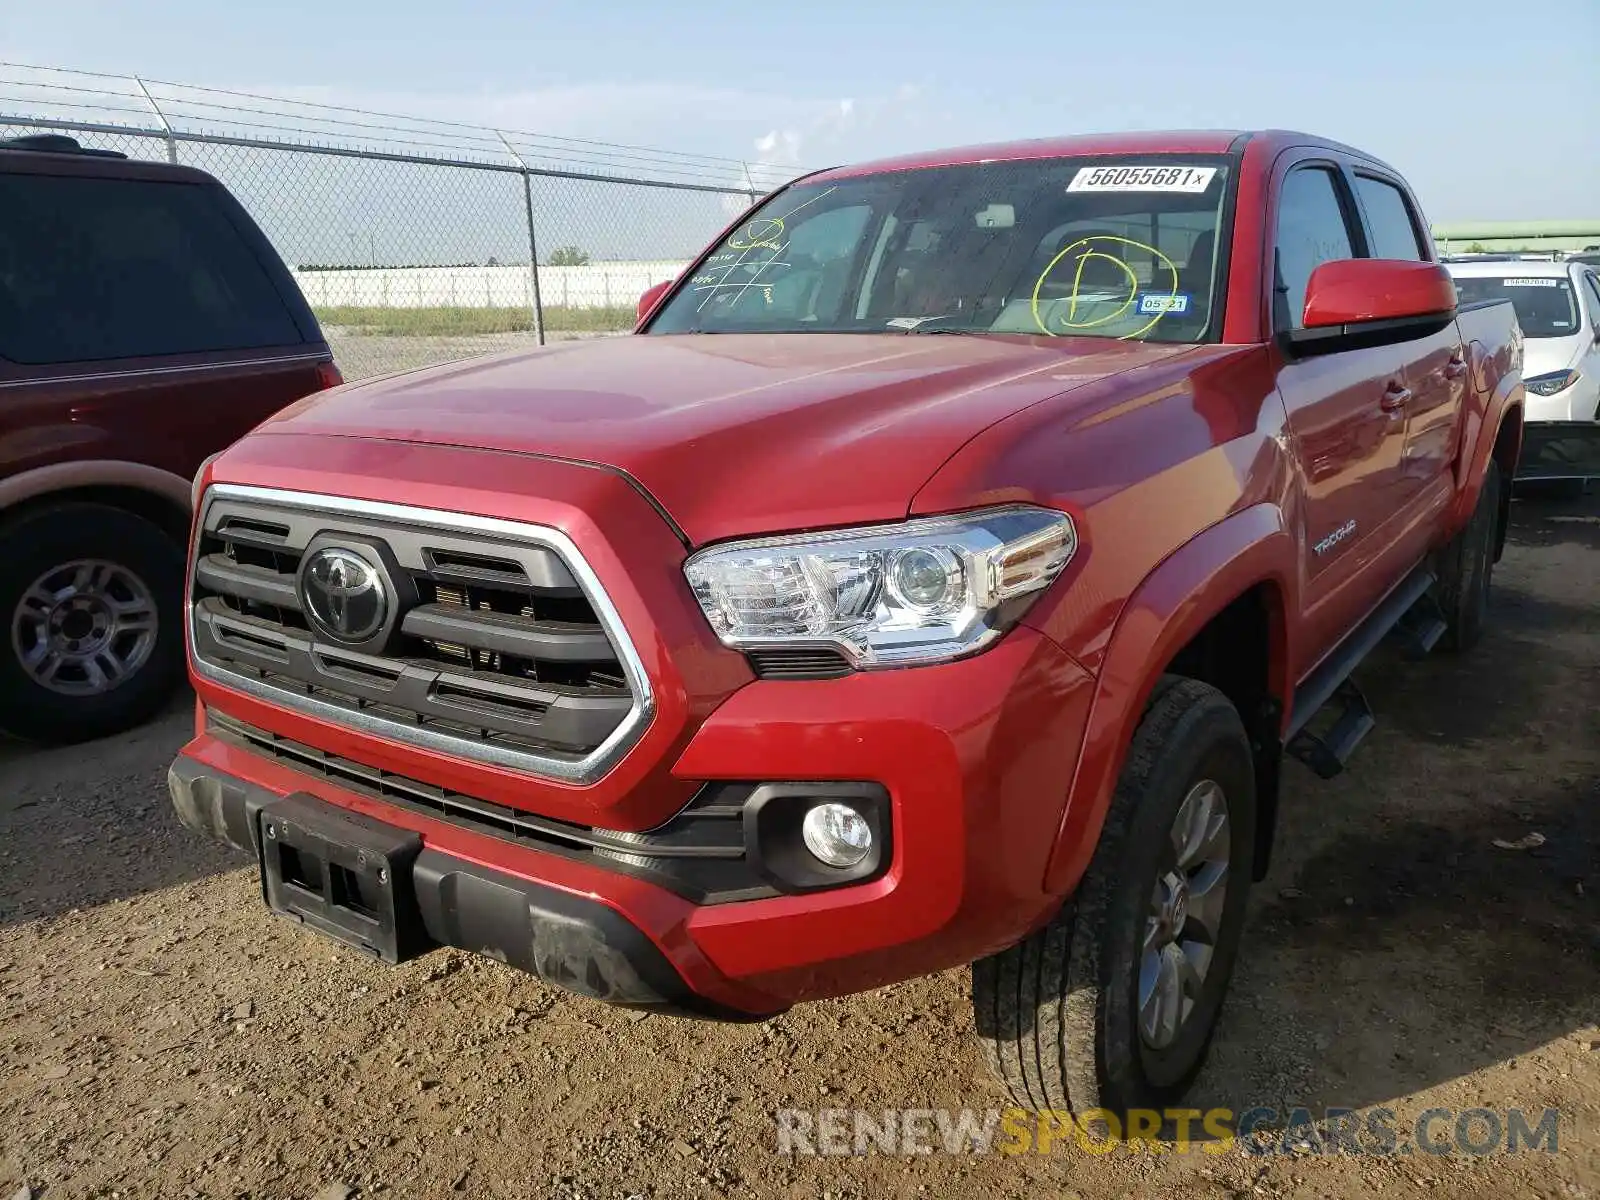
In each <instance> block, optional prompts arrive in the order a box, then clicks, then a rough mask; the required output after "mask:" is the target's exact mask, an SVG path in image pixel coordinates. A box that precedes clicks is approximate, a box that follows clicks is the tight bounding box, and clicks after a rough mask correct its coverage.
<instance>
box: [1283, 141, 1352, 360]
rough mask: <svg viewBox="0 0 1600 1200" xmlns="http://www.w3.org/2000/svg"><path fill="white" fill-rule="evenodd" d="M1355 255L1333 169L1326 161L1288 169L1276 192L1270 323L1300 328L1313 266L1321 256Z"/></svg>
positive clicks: (1326, 258) (1327, 258) (1324, 258)
mask: <svg viewBox="0 0 1600 1200" xmlns="http://www.w3.org/2000/svg"><path fill="white" fill-rule="evenodd" d="M1353 257H1354V251H1353V250H1352V248H1351V242H1350V227H1349V226H1348V225H1347V224H1346V222H1345V215H1344V207H1343V205H1341V204H1340V203H1339V192H1338V187H1337V185H1336V184H1335V182H1334V176H1333V172H1332V171H1330V170H1328V169H1327V168H1325V167H1300V168H1298V169H1297V170H1294V171H1291V172H1290V173H1289V174H1288V175H1287V176H1286V177H1285V178H1284V181H1283V194H1282V195H1281V196H1280V197H1279V198H1278V240H1277V252H1276V255H1275V258H1276V260H1277V262H1276V266H1277V279H1276V280H1275V281H1274V292H1273V304H1272V312H1273V324H1274V326H1275V327H1276V328H1278V329H1299V328H1301V320H1302V318H1303V317H1304V315H1305V310H1306V285H1307V284H1309V283H1310V282H1311V272H1313V271H1315V270H1316V269H1317V268H1318V267H1320V266H1321V265H1322V264H1323V263H1325V262H1333V261H1335V260H1337V259H1342V258H1353Z"/></svg>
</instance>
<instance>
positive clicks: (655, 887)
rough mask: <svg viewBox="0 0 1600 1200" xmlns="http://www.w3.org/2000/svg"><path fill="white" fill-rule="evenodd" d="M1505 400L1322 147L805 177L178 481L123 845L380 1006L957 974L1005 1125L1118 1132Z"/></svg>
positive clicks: (1448, 572) (1422, 241) (1476, 505)
mask: <svg viewBox="0 0 1600 1200" xmlns="http://www.w3.org/2000/svg"><path fill="white" fill-rule="evenodd" d="M1521 355H1522V344H1521V336H1520V333H1519V331H1518V328H1517V326H1516V322H1515V319H1514V314H1513V309H1512V306H1511V304H1510V303H1508V302H1506V301H1504V300H1495V299H1491V300H1488V301H1485V302H1483V303H1479V304H1472V305H1464V304H1458V298H1457V295H1456V292H1455V289H1454V286H1453V284H1452V281H1451V278H1450V276H1449V274H1448V273H1447V272H1446V270H1445V268H1444V267H1443V266H1441V265H1440V263H1439V261H1438V257H1437V254H1436V252H1435V249H1434V246H1433V244H1432V241H1431V239H1430V237H1429V234H1428V226H1427V223H1426V222H1425V221H1424V220H1423V217H1422V213H1421V211H1420V209H1419V207H1418V205H1417V203H1416V200H1415V197H1414V196H1413V194H1412V192H1411V190H1410V188H1409V187H1408V186H1407V185H1406V183H1405V182H1404V180H1403V179H1402V178H1401V177H1400V176H1399V175H1398V174H1397V173H1396V172H1395V171H1394V170H1392V169H1391V168H1390V167H1388V166H1386V165H1385V164H1384V163H1382V162H1380V161H1378V160H1377V159H1375V158H1373V157H1371V156H1369V155H1366V154H1363V153H1361V152H1359V151H1356V150H1354V149H1351V148H1350V147H1347V146H1343V145H1339V144H1336V143H1333V142H1330V141H1326V140H1323V139H1320V138H1316V137H1311V136H1307V135H1303V134H1294V133H1285V132H1280V131H1270V132H1262V133H1255V134H1240V133H1232V132H1224V133H1212V132H1201V133H1141V134H1137V135H1122V136H1094V137H1078V138H1065V139H1054V140H1044V141H1032V142H1022V143H1017V144H1009V145H999V146H981V147H975V148H971V149H964V150H958V151H946V152H941V153H933V154H922V155H916V156H912V157H906V158H900V159H894V160H889V161H884V162H878V163H873V164H869V165H864V166H848V167H842V168H835V169H830V170H824V171H821V172H817V173H814V174H810V175H807V176H804V177H802V178H800V179H797V180H796V181H794V182H792V183H790V184H788V185H787V186H785V187H783V188H781V189H779V190H778V191H776V192H775V193H774V194H772V195H771V196H769V197H767V198H766V199H765V200H764V201H762V202H761V203H760V204H759V205H757V206H756V207H754V208H753V209H752V210H751V211H749V212H747V213H745V214H743V215H741V216H740V217H739V218H738V219H737V220H736V221H735V222H734V223H733V224H732V225H731V226H730V227H729V228H728V229H727V230H726V231H725V232H724V233H723V234H722V235H721V236H720V237H718V238H717V239H716V240H715V241H714V242H713V243H712V244H711V245H710V246H709V247H708V248H707V249H706V250H705V251H704V252H703V253H702V254H701V255H700V256H699V258H697V259H696V260H695V261H694V262H693V264H691V265H690V266H689V267H688V268H687V269H686V270H685V271H684V272H683V273H682V274H681V275H680V276H679V277H678V278H677V279H675V280H672V281H670V282H667V283H663V284H660V285H657V286H656V287H654V288H652V289H650V291H649V292H647V293H646V294H645V296H644V297H642V298H641V300H640V317H639V323H638V325H637V326H636V327H635V330H634V331H633V333H632V334H630V335H627V336H622V337H617V338H612V339H601V340H595V341H589V342H583V343H571V344H567V345H557V346H551V347H547V348H543V349H538V350H533V351H529V352H519V353H514V354H508V355H497V356H494V357H488V358H482V359H477V360H474V361H470V362H463V363H455V364H450V365H445V366H438V367H432V368H427V369H423V370H420V371H415V372H411V373H408V374H401V375H396V376H391V377H388V378H384V379H381V380H375V381H367V382H361V383H348V384H345V385H343V386H341V387H336V388H333V389H331V390H329V391H326V392H323V393H321V394H319V395H317V396H315V397H310V398H307V399H306V400H303V401H301V402H298V403H296V404H294V405H292V406H290V407H289V408H288V409H287V410H285V411H283V412H282V413H280V414H278V415H277V416H276V417H275V418H273V419H272V420H270V421H268V422H267V423H265V424H264V425H263V426H262V427H260V428H258V429H257V430H256V431H254V432H253V433H251V434H249V435H248V436H246V437H245V438H243V439H242V440H241V441H239V442H237V443H236V444H234V445H233V446H232V447H230V448H229V449H228V450H226V451H225V452H224V453H222V454H221V455H220V456H218V457H216V458H214V459H213V460H211V461H210V462H209V463H208V464H207V465H206V467H205V468H204V469H203V471H202V473H201V475H200V476H199V477H198V478H197V480H196V482H195V488H196V496H195V501H196V502H195V510H196V517H195V523H194V529H193V534H192V546H191V553H190V573H189V579H188V591H187V604H188V626H187V629H188V637H189V645H188V649H189V662H190V671H191V675H192V678H193V682H194V686H195V689H196V692H197V728H196V731H195V736H194V739H193V740H192V741H190V742H189V743H188V745H186V746H185V747H184V749H183V750H182V752H181V754H180V755H179V757H178V758H177V760H176V761H175V763H174V764H173V766H172V769H171V772H170V776H169V782H170V789H171V794H172V799H173V802H174V804H175V807H176V810H177V813H178V815H179V817H180V818H181V819H182V820H183V822H184V823H186V824H187V825H189V826H191V827H193V828H195V829H197V830H201V831H204V832H206V833H208V834H211V835H213V836H216V837H219V838H221V839H224V840H226V841H228V842H230V843H232V844H233V845H235V846H236V847H239V848H240V849H242V850H244V851H247V852H248V853H250V854H253V855H255V856H256V858H257V861H258V864H259V870H260V875H261V883H262V896H263V901H264V904H265V906H267V907H269V908H270V909H271V910H272V911H274V912H277V913H280V914H283V915H284V916H286V917H289V918H291V919H293V920H295V921H298V922H300V923H302V924H303V926H305V927H306V928H307V929H309V930H312V931H316V932H318V933H320V934H323V935H327V936H329V937H332V938H335V939H338V940H340V941H343V942H345V943H347V944H350V945H353V946H355V947H358V948H360V949H361V950H362V951H363V952H365V953H368V954H371V955H373V956H375V957H377V958H379V959H381V960H383V961H387V962H397V961H401V960H404V959H407V958H409V957H412V956H414V955H417V954H422V953H426V952H428V951H430V950H432V949H434V948H437V947H440V946H453V947H458V948H464V949H466V950H469V951H474V952H478V953H482V954H485V955H488V956H491V957H493V958H495V959H497V960H499V961H501V962H504V963H507V964H510V965H512V966H514V967H518V968H522V969H524V970H527V971H530V972H535V973H537V974H538V975H540V976H542V977H543V978H545V979H546V980H548V981H550V982H552V983H554V984H557V985H560V986H562V987H565V988H568V989H571V990H572V991H575V992H578V993H581V994H584V995H588V996H591V997H596V998H599V999H601V1000H605V1001H609V1002H612V1003H616V1004H620V1005H628V1006H635V1007H642V1008H648V1009H653V1010H655V1011H660V1012H672V1013H682V1014H696V1015H700V1016H704V1017H712V1018H721V1019H730V1020H761V1019H764V1018H768V1017H771V1016H773V1015H775V1014H778V1013H781V1012H782V1011H784V1010H785V1009H787V1008H789V1007H790V1006H792V1005H795V1004H797V1003H800V1002H803V1001H807V1000H813V999H817V998H821V997H830V996H839V995H843V994H847V993H854V992H860V991H863V990H867V989H872V988H876V987H878V986H880V985H885V984H888V983H891V982H894V981H897V980H904V979H907V978H911V977H914V976H919V975H923V974H926V973H930V972H936V971H940V970H944V969H948V968H953V967H958V966H962V965H965V964H972V1001H973V1004H974V1006H975V1010H976V1026H977V1030H978V1033H979V1036H980V1038H981V1040H982V1042H983V1043H984V1046H985V1048H986V1051H987V1054H988V1057H989V1059H990V1061H991V1065H992V1066H993V1067H994V1068H995V1070H996V1071H997V1072H998V1074H999V1076H1000V1078H1001V1080H1002V1081H1003V1082H1004V1084H1005V1085H1006V1086H1007V1087H1008V1088H1009V1089H1010V1092H1011V1094H1012V1095H1013V1096H1014V1097H1015V1098H1016V1099H1017V1101H1018V1102H1019V1103H1022V1104H1025V1105H1027V1106H1029V1107H1031V1108H1041V1107H1049V1108H1056V1109H1069V1110H1076V1111H1080V1112H1081V1111H1085V1110H1089V1109H1110V1110H1113V1111H1117V1110H1123V1111H1125V1110H1127V1109H1131V1108H1143V1107H1160V1106H1161V1105H1163V1104H1165V1103H1168V1102H1170V1101H1172V1100H1174V1099H1175V1098H1177V1097H1178V1096H1180V1095H1181V1094H1182V1093H1183V1092H1184V1091H1185V1090H1186V1088H1187V1087H1188V1086H1189V1084H1190V1083H1191V1081H1192V1079H1193V1077H1194V1076H1195V1074H1196V1073H1197V1071H1198V1070H1199V1069H1200V1066H1201V1064H1202V1062H1203V1061H1204V1059H1205V1056H1206V1051H1207V1047H1208V1045H1209V1043H1210V1040H1211V1038H1212V1035H1213V1031H1214V1030H1215V1028H1216V1025H1217V1018H1218V1012H1219V1009H1220V1007H1221V1005H1222V1001H1223V994H1224V992H1225V990H1226V987H1227V983H1228V979H1229V976H1230V973H1231V971H1232V969H1233V966H1234V962H1235V959H1236V956H1237V954H1238V951H1239V948H1240V942H1241V938H1242V935H1243V931H1244V920H1245V909H1246V896H1247V893H1248V891H1249V888H1250V886H1251V883H1252V881H1253V880H1259V879H1260V878H1262V875H1263V873H1264V871H1265V870H1266V867H1267V863H1268V853H1269V849H1270V847H1271V844H1272V840H1273V829H1274V825H1275V823H1276V818H1277V814H1278V809H1279V802H1280V797H1281V794H1282V792H1283V791H1284V790H1285V789H1284V788H1283V787H1282V786H1281V785H1280V780H1281V779H1283V778H1284V776H1283V774H1282V767H1283V762H1284V759H1285V757H1292V758H1296V759H1299V760H1301V761H1303V762H1304V763H1306V764H1307V765H1308V766H1309V767H1310V768H1311V769H1312V771H1313V772H1315V773H1316V774H1318V775H1321V776H1330V775H1333V774H1335V773H1337V772H1338V771H1339V770H1340V769H1341V768H1342V766H1343V765H1344V763H1345V762H1346V760H1347V759H1348V758H1349V756H1350V754H1351V752H1352V751H1353V750H1354V749H1355V746H1356V743H1357V742H1359V741H1360V740H1361V738H1362V736H1363V735H1364V734H1365V733H1366V732H1367V731H1368V730H1369V729H1371V728H1372V725H1373V721H1374V716H1373V713H1372V712H1371V710H1370V709H1369V708H1368V706H1367V705H1366V703H1365V702H1364V701H1363V699H1362V697H1361V693H1360V691H1359V690H1358V689H1357V688H1356V686H1355V685H1354V684H1353V682H1352V681H1351V673H1352V671H1353V669H1354V668H1355V667H1356V666H1357V664H1358V663H1359V662H1361V660H1362V659H1363V658H1364V657H1365V656H1366V655H1367V654H1368V653H1369V652H1370V651H1372V650H1373V649H1374V648H1375V647H1376V646H1377V645H1378V644H1379V643H1380V642H1381V641H1388V642H1390V643H1391V644H1393V645H1395V646H1396V647H1398V648H1400V649H1402V650H1403V651H1405V652H1406V653H1409V654H1422V653H1424V652H1426V651H1428V650H1431V649H1433V648H1435V647H1436V646H1437V647H1439V648H1441V649H1447V650H1456V651H1460V650H1464V649H1466V648H1467V647H1469V646H1471V645H1472V643H1473V642H1474V641H1475V640H1476V639H1477V638H1478V637H1479V635H1480V631H1481V630H1482V628H1483V625H1484V620H1485V614H1486V604H1487V597H1488V591H1489V584H1490V577H1491V573H1492V569H1493V566H1494V564H1495V562H1496V561H1497V560H1498V559H1499V557H1500V554H1501V550H1502V547H1503V546H1504V542H1505V532H1506V517H1507V505H1508V503H1509V498H1508V497H1509V488H1508V487H1507V486H1506V485H1507V481H1508V480H1509V479H1510V478H1511V477H1512V475H1513V474H1514V473H1515V470H1516V466H1517V460H1518V454H1519V446H1520V432H1521V421H1522V416H1521V413H1522V407H1523V385H1522V379H1521ZM1288 778H1289V779H1291V780H1292V783H1293V789H1294V790H1299V789H1300V788H1301V786H1302V780H1303V779H1305V778H1306V776H1304V775H1295V776H1288Z"/></svg>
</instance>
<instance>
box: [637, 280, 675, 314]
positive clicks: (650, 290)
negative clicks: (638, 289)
mask: <svg viewBox="0 0 1600 1200" xmlns="http://www.w3.org/2000/svg"><path fill="white" fill-rule="evenodd" d="M672 284H673V281H672V280H670V279H667V280H663V281H662V282H661V283H656V284H652V285H651V286H649V287H647V288H646V289H645V290H644V295H642V296H640V297H639V312H638V317H637V320H639V321H643V320H644V319H645V318H646V317H648V316H649V315H650V310H651V309H653V308H654V307H655V306H656V304H657V303H658V302H659V301H660V300H661V297H662V296H665V295H666V294H667V289H668V288H670V287H671V286H672Z"/></svg>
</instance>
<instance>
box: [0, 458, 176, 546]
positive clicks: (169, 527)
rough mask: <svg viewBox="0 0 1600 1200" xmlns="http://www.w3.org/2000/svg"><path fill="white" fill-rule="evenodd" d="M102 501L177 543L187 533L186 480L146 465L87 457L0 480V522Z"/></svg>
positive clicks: (101, 502) (13, 521) (14, 520)
mask: <svg viewBox="0 0 1600 1200" xmlns="http://www.w3.org/2000/svg"><path fill="white" fill-rule="evenodd" d="M71 503H83V504H105V505H108V506H110V507H112V508H119V509H122V510H123V511H125V512H130V513H133V514H134V515H135V516H139V517H143V518H144V519H145V520H147V521H149V522H150V523H151V524H153V525H155V526H156V527H157V528H159V529H161V530H162V531H163V532H164V533H166V534H168V535H169V536H170V537H172V538H174V539H175V540H176V541H177V542H178V543H179V544H180V545H182V544H185V543H186V542H187V539H188V535H189V518H190V508H189V482H188V480H186V479H184V478H183V477H182V476H179V475H174V474H173V473H172V472H171V471H163V470H162V469H161V468H159V467H152V466H150V465H148V464H146V463H135V462H122V461H118V460H115V459H90V460H83V461H78V462H69V463H53V464H51V465H50V466H47V467H35V468H34V469H32V470H28V471H22V472H20V473H18V474H16V475H12V476H11V477H9V478H7V479H3V480H0V523H4V524H5V525H10V524H13V523H15V522H16V521H17V520H19V519H21V518H23V517H25V516H27V515H28V514H30V513H33V512H37V511H39V510H40V509H43V508H47V507H53V506H55V505H59V504H71Z"/></svg>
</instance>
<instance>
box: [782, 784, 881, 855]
mask: <svg viewBox="0 0 1600 1200" xmlns="http://www.w3.org/2000/svg"><path fill="white" fill-rule="evenodd" d="M791 828H792V826H791ZM800 833H801V836H802V837H804V838H805V842H806V849H807V850H809V851H811V853H812V854H814V855H816V856H817V857H818V858H819V859H821V860H822V861H823V862H825V863H827V864H828V865H829V866H830V867H853V866H855V865H856V864H857V863H858V862H860V861H861V860H862V859H864V858H866V856H867V855H868V854H869V853H871V851H872V827H871V826H870V825H868V824H867V819H866V818H865V817H863V816H862V815H861V814H860V813H858V812H857V811H856V810H855V809H853V808H851V807H850V806H849V805H848V804H839V803H837V802H835V801H832V800H830V801H828V802H827V803H824V804H819V805H817V806H816V807H815V808H813V809H811V810H810V811H809V812H807V813H806V816H805V820H804V821H803V822H801V825H800Z"/></svg>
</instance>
